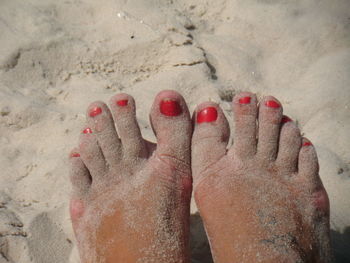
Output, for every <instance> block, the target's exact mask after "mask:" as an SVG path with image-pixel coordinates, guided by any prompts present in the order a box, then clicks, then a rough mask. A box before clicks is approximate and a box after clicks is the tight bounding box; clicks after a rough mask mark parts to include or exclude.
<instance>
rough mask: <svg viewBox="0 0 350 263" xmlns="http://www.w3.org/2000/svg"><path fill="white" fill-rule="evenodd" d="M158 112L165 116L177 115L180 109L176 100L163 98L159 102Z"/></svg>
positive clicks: (180, 111)
mask: <svg viewBox="0 0 350 263" xmlns="http://www.w3.org/2000/svg"><path fill="white" fill-rule="evenodd" d="M160 112H161V113H162V114H164V115H166V116H178V115H180V114H181V113H182V109H181V107H180V104H179V103H178V102H177V101H176V100H171V99H164V100H162V102H161V103H160Z"/></svg>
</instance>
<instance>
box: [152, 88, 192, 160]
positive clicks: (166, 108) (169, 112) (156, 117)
mask: <svg viewBox="0 0 350 263" xmlns="http://www.w3.org/2000/svg"><path fill="white" fill-rule="evenodd" d="M150 119H151V124H152V128H153V130H154V132H155V134H156V137H157V149H156V151H155V153H156V154H157V155H158V157H159V158H162V159H163V160H167V159H169V158H170V159H172V160H173V161H175V162H179V163H182V164H185V165H187V166H188V165H190V147H191V146H190V145H191V134H192V123H191V119H190V114H189V111H188V108H187V105H186V102H185V100H184V98H183V97H182V96H181V95H180V94H179V93H177V92H175V91H162V92H160V93H159V94H158V95H157V96H156V98H155V100H154V103H153V106H152V110H151V115H150Z"/></svg>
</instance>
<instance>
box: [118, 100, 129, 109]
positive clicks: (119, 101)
mask: <svg viewBox="0 0 350 263" xmlns="http://www.w3.org/2000/svg"><path fill="white" fill-rule="evenodd" d="M117 105H118V106H122V107H124V106H126V105H128V100H118V101H117Z"/></svg>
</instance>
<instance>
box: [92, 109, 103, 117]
mask: <svg viewBox="0 0 350 263" xmlns="http://www.w3.org/2000/svg"><path fill="white" fill-rule="evenodd" d="M101 113H102V109H101V108H100V107H95V108H92V109H91V111H90V113H89V115H90V117H95V116H97V115H99V114H101Z"/></svg>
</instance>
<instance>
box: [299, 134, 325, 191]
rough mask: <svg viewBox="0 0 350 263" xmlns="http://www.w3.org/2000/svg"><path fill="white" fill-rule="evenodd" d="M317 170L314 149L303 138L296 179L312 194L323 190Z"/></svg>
mask: <svg viewBox="0 0 350 263" xmlns="http://www.w3.org/2000/svg"><path fill="white" fill-rule="evenodd" d="M318 170H319V165H318V159H317V154H316V151H315V148H314V146H313V145H312V143H311V142H310V141H309V140H308V139H306V138H303V139H302V146H301V149H300V152H299V159H298V177H299V179H300V180H302V181H303V182H304V183H305V187H307V188H309V191H310V192H312V193H313V192H315V191H317V190H318V189H320V188H323V186H322V182H321V179H320V177H319V175H318Z"/></svg>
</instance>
